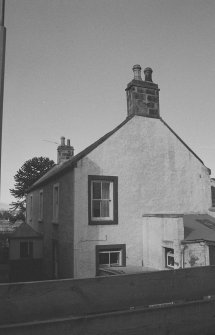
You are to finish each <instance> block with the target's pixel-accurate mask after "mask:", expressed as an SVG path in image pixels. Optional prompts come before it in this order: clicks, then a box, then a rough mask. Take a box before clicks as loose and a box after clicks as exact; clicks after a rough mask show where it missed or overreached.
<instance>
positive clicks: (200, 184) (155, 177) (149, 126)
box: [74, 116, 211, 277]
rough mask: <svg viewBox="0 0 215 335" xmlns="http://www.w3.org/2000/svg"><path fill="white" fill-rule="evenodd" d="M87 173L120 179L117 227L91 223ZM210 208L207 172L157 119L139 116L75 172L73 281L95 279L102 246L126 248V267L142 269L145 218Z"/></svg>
mask: <svg viewBox="0 0 215 335" xmlns="http://www.w3.org/2000/svg"><path fill="white" fill-rule="evenodd" d="M88 175H107V176H118V212H119V221H118V225H115V226H113V225H112V226H111V225H109V226H105V225H103V226H89V225H88V189H87V188H88ZM210 206H211V198H210V179H209V174H208V170H207V168H206V167H205V166H204V165H203V164H202V163H201V162H200V161H199V160H198V159H197V158H196V157H195V156H194V155H193V154H192V153H191V152H190V151H189V150H188V149H187V148H186V147H185V146H184V145H183V144H182V143H181V142H180V140H179V139H178V138H177V137H176V136H175V135H174V134H173V133H172V132H171V131H170V130H169V129H168V128H167V127H166V126H165V125H164V124H163V123H162V122H161V121H160V120H159V119H152V118H146V117H141V116H135V117H134V118H132V119H131V120H130V121H129V122H128V123H126V124H125V125H124V126H123V127H122V128H120V129H119V130H118V131H117V132H116V133H114V134H113V135H112V136H111V137H110V138H109V139H107V140H106V141H105V142H104V143H103V144H101V145H100V146H98V147H97V148H96V149H95V150H93V151H92V152H91V153H90V154H89V155H87V156H86V157H85V158H83V159H82V160H81V161H79V162H78V164H77V168H76V169H75V219H74V223H75V228H74V229H75V245H74V248H75V251H74V252H75V277H91V276H94V275H95V273H96V264H95V246H96V245H99V244H126V263H127V265H129V264H132V265H137V266H141V265H142V264H143V265H144V259H145V256H144V257H143V218H142V216H143V215H144V214H155V213H174V214H175V213H178V214H180V213H192V212H196V213H207V211H208V208H209V207H210ZM144 253H145V251H144Z"/></svg>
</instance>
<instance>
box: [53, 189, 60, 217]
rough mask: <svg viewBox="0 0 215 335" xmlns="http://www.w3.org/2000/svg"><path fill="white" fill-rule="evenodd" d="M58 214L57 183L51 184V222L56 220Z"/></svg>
mask: <svg viewBox="0 0 215 335" xmlns="http://www.w3.org/2000/svg"><path fill="white" fill-rule="evenodd" d="M58 216H59V184H55V185H54V186H53V222H56V223H57V222H58Z"/></svg>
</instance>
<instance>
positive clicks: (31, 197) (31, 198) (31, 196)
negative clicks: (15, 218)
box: [29, 194, 33, 220]
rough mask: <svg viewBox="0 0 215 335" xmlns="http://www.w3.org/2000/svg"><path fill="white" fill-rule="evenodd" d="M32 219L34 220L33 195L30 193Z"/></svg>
mask: <svg viewBox="0 0 215 335" xmlns="http://www.w3.org/2000/svg"><path fill="white" fill-rule="evenodd" d="M29 214H30V220H32V216H33V195H32V194H31V195H30V213H29Z"/></svg>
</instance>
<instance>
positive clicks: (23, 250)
mask: <svg viewBox="0 0 215 335" xmlns="http://www.w3.org/2000/svg"><path fill="white" fill-rule="evenodd" d="M20 257H21V258H23V257H28V242H20Z"/></svg>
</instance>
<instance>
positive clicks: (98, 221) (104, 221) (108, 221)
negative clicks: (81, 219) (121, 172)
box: [88, 175, 118, 225]
mask: <svg viewBox="0 0 215 335" xmlns="http://www.w3.org/2000/svg"><path fill="white" fill-rule="evenodd" d="M95 181H99V182H102V181H104V182H110V183H112V185H113V190H112V199H113V200H112V206H113V209H112V217H111V216H110V218H109V217H108V218H101V217H98V218H93V217H92V200H93V199H92V184H93V182H95ZM88 220H89V225H112V224H118V177H117V176H101V175H89V176H88Z"/></svg>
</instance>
